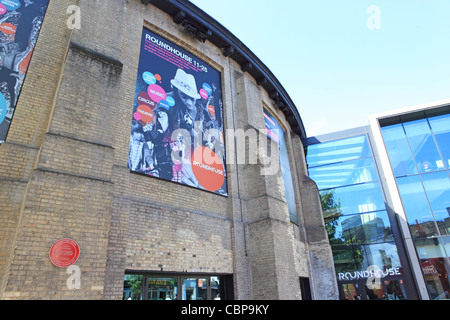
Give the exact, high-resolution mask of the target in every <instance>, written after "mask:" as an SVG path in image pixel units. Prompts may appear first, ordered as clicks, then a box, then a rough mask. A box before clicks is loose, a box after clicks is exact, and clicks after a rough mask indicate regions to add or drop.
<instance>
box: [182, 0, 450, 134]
mask: <svg viewBox="0 0 450 320" xmlns="http://www.w3.org/2000/svg"><path fill="white" fill-rule="evenodd" d="M191 2H193V3H194V4H195V5H197V6H198V7H199V8H201V9H202V10H203V11H205V12H206V13H208V14H209V15H210V16H212V17H213V18H214V19H216V20H217V21H218V22H220V23H221V24H222V25H223V26H225V27H226V28H227V29H228V30H230V31H231V32H232V33H233V34H234V35H235V36H236V37H237V38H239V39H240V40H241V41H242V42H243V43H244V44H245V45H246V46H247V47H248V48H250V50H252V51H253V52H254V53H255V54H256V55H257V56H258V57H259V58H260V60H261V61H262V62H263V63H264V64H265V65H266V66H267V67H268V68H269V69H270V70H271V71H272V72H273V74H274V75H275V76H276V77H277V79H278V80H279V81H280V83H281V84H282V85H283V87H284V88H285V89H286V91H287V92H288V93H289V95H290V97H291V98H292V100H293V101H294V103H295V105H296V106H297V108H298V110H299V112H300V115H301V117H302V119H303V122H304V125H305V128H306V132H307V135H308V136H313V135H320V134H324V133H330V132H334V131H338V130H343V129H349V128H354V127H359V126H364V125H367V124H368V120H369V115H371V114H375V113H379V112H383V111H388V110H393V109H399V108H403V107H408V106H413V105H417V104H422V103H427V102H433V101H438V100H443V99H448V98H450V0H370V1H367V0H340V1H339V0H308V1H307V0H278V1H269V0H224V1H217V0H191ZM371 6H375V9H376V10H378V12H379V16H377V15H376V11H372V10H369V11H368V9H369V7H371ZM378 17H379V19H377V18H378ZM368 21H369V26H373V27H375V28H373V29H370V28H369V27H368V24H367V23H368Z"/></svg>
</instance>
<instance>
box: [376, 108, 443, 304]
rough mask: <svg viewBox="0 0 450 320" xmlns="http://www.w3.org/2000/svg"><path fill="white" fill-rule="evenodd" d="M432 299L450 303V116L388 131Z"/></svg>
mask: <svg viewBox="0 0 450 320" xmlns="http://www.w3.org/2000/svg"><path fill="white" fill-rule="evenodd" d="M381 133H382V136H383V140H384V144H385V146H386V150H387V153H388V156H389V161H390V163H391V167H392V171H393V173H394V176H395V179H396V182H397V187H398V191H399V193H400V197H401V200H402V203H403V208H404V210H405V214H406V217H407V220H408V224H409V227H410V230H411V235H412V237H413V240H414V244H415V247H416V251H417V254H418V257H419V260H420V263H421V266H422V271H423V274H424V278H425V282H426V284H427V289H428V293H429V295H430V298H431V299H450V294H449V292H450V283H449V279H448V274H449V270H450V263H449V253H450V172H449V168H450V114H441V115H435V116H431V115H430V116H427V114H426V113H423V115H422V117H416V118H415V119H412V120H409V121H406V120H403V121H402V120H399V121H398V123H394V124H389V125H385V126H382V128H381Z"/></svg>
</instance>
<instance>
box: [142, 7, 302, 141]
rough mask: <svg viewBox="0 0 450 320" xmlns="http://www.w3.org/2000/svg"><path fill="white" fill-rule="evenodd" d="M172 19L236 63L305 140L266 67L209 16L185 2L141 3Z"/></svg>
mask: <svg viewBox="0 0 450 320" xmlns="http://www.w3.org/2000/svg"><path fill="white" fill-rule="evenodd" d="M141 3H143V4H152V5H153V6H155V7H157V8H158V9H160V10H162V11H164V12H165V13H167V14H169V15H170V16H172V18H173V21H174V22H175V23H177V24H180V25H182V26H183V27H184V30H185V31H186V32H188V33H189V34H191V35H192V36H193V37H194V38H196V39H198V40H199V41H202V42H205V41H206V40H208V41H209V42H211V43H212V44H214V45H215V46H217V47H218V48H220V49H221V50H222V53H223V55H224V56H226V57H229V58H231V59H233V60H234V61H236V62H237V63H238V64H239V65H240V66H241V70H242V71H244V72H247V73H248V74H250V75H251V76H252V77H253V78H254V79H255V80H256V82H257V83H258V85H259V86H261V87H263V88H264V89H265V90H266V92H267V93H268V94H269V97H270V98H271V99H272V100H273V101H274V102H275V105H276V106H277V107H278V109H280V110H281V111H282V112H283V113H284V115H285V116H286V119H287V121H288V122H289V124H290V126H291V130H292V131H293V132H294V133H296V134H298V135H299V136H300V138H302V139H306V137H307V136H306V131H305V127H304V125H303V121H302V119H301V117H300V114H299V112H298V110H297V107H296V106H295V104H294V102H293V101H292V100H291V98H290V97H289V95H288V93H287V92H286V90H285V89H284V88H283V86H282V85H281V83H280V82H279V81H278V79H277V78H276V77H275V76H274V75H273V73H272V72H271V71H270V70H269V69H268V68H267V66H266V65H265V64H264V63H263V62H262V61H261V60H260V59H259V58H258V57H257V56H256V55H255V54H254V53H253V52H252V51H251V50H250V49H249V48H247V47H246V46H245V45H244V44H243V43H242V42H241V41H240V40H239V39H238V38H237V37H236V36H234V35H233V34H232V33H231V32H230V31H229V30H228V29H226V28H225V27H224V26H223V25H221V24H220V23H219V22H217V21H216V20H215V19H214V18H212V17H211V16H210V15H208V14H207V13H205V12H204V11H203V10H201V9H200V8H198V7H197V6H196V5H194V4H193V3H192V2H190V1H188V0H141Z"/></svg>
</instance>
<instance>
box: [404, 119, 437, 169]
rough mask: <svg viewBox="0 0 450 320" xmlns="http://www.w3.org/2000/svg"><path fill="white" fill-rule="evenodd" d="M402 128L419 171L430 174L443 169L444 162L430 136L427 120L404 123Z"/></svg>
mask: <svg viewBox="0 0 450 320" xmlns="http://www.w3.org/2000/svg"><path fill="white" fill-rule="evenodd" d="M403 126H404V128H405V132H406V136H407V137H408V141H409V144H410V146H411V149H412V151H413V154H414V158H415V159H416V163H417V166H418V167H419V171H420V172H430V171H436V170H442V169H444V161H443V160H442V158H441V156H440V154H439V152H438V149H437V147H436V143H435V142H434V138H433V136H432V135H431V130H430V127H429V126H428V121H427V119H420V120H416V121H410V122H405V123H404V124H403Z"/></svg>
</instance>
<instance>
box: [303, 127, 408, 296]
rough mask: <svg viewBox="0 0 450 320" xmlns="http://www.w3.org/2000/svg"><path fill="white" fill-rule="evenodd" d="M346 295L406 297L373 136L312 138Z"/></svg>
mask: <svg viewBox="0 0 450 320" xmlns="http://www.w3.org/2000/svg"><path fill="white" fill-rule="evenodd" d="M307 164H308V171H309V175H310V177H311V179H313V180H314V181H315V182H316V184H317V186H318V188H319V193H320V198H321V202H322V207H323V214H324V220H325V226H326V229H327V231H328V235H329V241H330V244H331V246H332V251H333V257H334V263H335V269H336V277H337V281H338V285H339V291H340V292H339V293H340V298H341V299H346V300H369V299H406V298H407V294H406V292H407V290H405V287H406V286H407V284H406V279H407V277H405V274H404V268H403V264H402V261H401V259H400V256H399V250H398V248H397V244H396V242H395V239H394V233H393V228H392V224H391V220H392V219H391V217H390V216H389V214H388V210H387V208H386V205H385V197H384V194H383V191H382V188H381V185H380V180H379V177H378V173H377V169H376V166H375V162H374V157H373V155H372V151H371V146H370V143H369V139H368V136H367V135H366V134H361V135H357V136H353V137H349V138H344V139H339V140H334V141H327V142H322V143H315V144H310V145H308V146H307Z"/></svg>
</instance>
